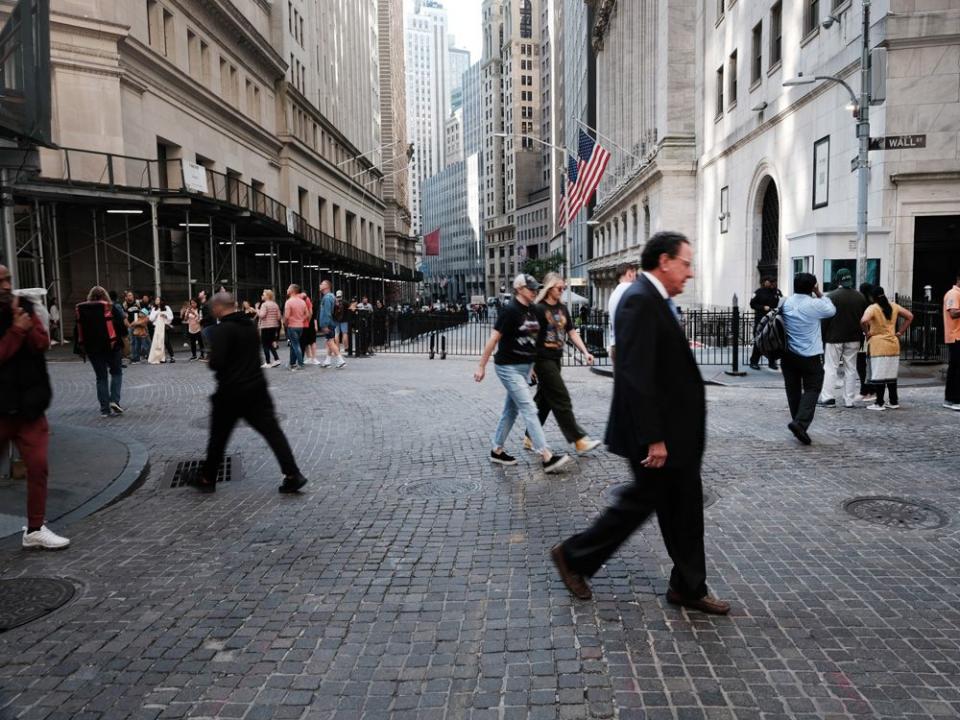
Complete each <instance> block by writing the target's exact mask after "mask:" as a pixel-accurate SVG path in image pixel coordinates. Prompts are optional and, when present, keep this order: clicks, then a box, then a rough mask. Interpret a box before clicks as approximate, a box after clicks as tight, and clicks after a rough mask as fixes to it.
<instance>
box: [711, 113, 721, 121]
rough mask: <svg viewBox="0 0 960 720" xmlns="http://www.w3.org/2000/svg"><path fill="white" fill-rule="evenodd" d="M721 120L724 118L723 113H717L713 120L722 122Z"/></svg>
mask: <svg viewBox="0 0 960 720" xmlns="http://www.w3.org/2000/svg"><path fill="white" fill-rule="evenodd" d="M721 120H723V113H717V116H716V117H715V118H714V119H713V121H714V122H715V123H718V122H720V121H721Z"/></svg>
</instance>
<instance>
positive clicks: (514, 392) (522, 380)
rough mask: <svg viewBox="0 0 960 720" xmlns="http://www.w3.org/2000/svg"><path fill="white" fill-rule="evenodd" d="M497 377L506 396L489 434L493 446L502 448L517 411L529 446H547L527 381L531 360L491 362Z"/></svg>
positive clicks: (537, 448) (545, 447)
mask: <svg viewBox="0 0 960 720" xmlns="http://www.w3.org/2000/svg"><path fill="white" fill-rule="evenodd" d="M493 367H494V370H496V373H497V377H498V378H500V382H502V383H503V387H504V388H506V390H507V399H506V402H505V403H504V405H503V414H501V415H500V422H499V423H498V424H497V431H496V433H494V435H493V449H494V450H496V449H497V448H502V447H503V446H504V443H505V442H506V441H507V435H509V434H510V430H511V428H513V423H514V422H515V421H516V419H517V415H518V414H519V415H520V416H521V417H522V418H523V422H524V424H525V425H526V426H527V435H529V436H530V440H531V441H533V449H534V450H536V451H537V452H538V453H543V451H544V450H546V449H547V438H546V437H545V436H544V434H543V426H542V425H541V424H540V417H539V416H538V415H537V404H536V402H534V400H533V391H532V390H531V389H530V386H529V385H528V384H527V378H528V377H530V370H531V368H532V367H533V364H532V363H527V364H525V365H494V366H493Z"/></svg>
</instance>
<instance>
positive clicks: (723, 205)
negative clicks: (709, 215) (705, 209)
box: [720, 186, 730, 233]
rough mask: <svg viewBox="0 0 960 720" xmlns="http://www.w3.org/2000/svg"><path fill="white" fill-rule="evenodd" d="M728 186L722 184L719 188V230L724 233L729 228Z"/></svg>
mask: <svg viewBox="0 0 960 720" xmlns="http://www.w3.org/2000/svg"><path fill="white" fill-rule="evenodd" d="M728 191H729V188H728V187H726V186H724V187H722V188H720V232H721V233H725V232H726V231H727V230H729V229H730V199H729V192H728Z"/></svg>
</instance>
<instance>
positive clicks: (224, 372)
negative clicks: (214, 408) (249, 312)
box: [208, 310, 267, 400]
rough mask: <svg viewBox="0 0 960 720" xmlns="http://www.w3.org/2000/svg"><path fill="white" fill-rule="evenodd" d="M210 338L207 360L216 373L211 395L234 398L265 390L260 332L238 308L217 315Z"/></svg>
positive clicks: (265, 382) (265, 381) (241, 397)
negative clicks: (217, 321)
mask: <svg viewBox="0 0 960 720" xmlns="http://www.w3.org/2000/svg"><path fill="white" fill-rule="evenodd" d="M210 338H211V340H210V344H211V348H210V352H209V355H208V357H209V363H208V364H209V365H210V369H211V370H213V371H214V372H215V373H216V375H217V390H216V392H215V393H214V397H216V398H230V399H232V400H238V399H243V395H244V394H248V393H257V392H263V391H266V389H267V380H266V378H265V377H264V376H263V370H261V369H260V336H259V335H257V328H256V326H255V325H254V324H253V322H251V321H250V320H249V319H248V318H247V317H245V316H244V314H243V312H242V311H240V310H238V311H237V312H234V313H231V314H230V315H226V316H224V317H222V318H220V324H219V325H216V326H214V327H213V329H212V330H211V332H210Z"/></svg>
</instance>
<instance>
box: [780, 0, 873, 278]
mask: <svg viewBox="0 0 960 720" xmlns="http://www.w3.org/2000/svg"><path fill="white" fill-rule="evenodd" d="M835 20H836V19H835V18H833V16H832V15H831V16H830V18H829V19H828V20H827V21H824V23H823V25H824V27H827V28H829V27H830V26H831V25H833V23H834V22H835ZM820 80H825V81H827V82H833V83H837V84H838V85H842V86H843V87H844V88H845V89H846V91H847V92H848V93H850V101H851V104H852V105H853V110H854V113H855V115H854V117H856V119H857V141H858V143H859V148H858V152H857V285H858V286H859V285H862V284H863V283H865V282H866V281H867V215H868V194H869V189H870V163H869V153H870V0H863V30H862V32H861V33H860V97H859V98H858V97H857V94H856V93H855V92H854V91H853V88H851V87H850V86H849V85H848V84H847V83H846V82H845V81H844V80H843V79H842V78H839V77H836V76H835V75H813V76H810V77H803V76H802V75H801V76H799V77H796V78H793V79H791V80H787V81H785V82H784V83H783V85H784V87H791V86H795V85H813V84H814V83H816V82H818V81H820ZM814 172H816V168H814Z"/></svg>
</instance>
